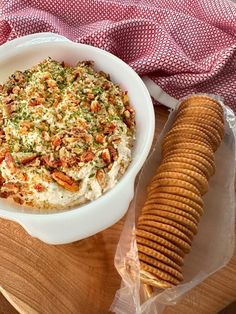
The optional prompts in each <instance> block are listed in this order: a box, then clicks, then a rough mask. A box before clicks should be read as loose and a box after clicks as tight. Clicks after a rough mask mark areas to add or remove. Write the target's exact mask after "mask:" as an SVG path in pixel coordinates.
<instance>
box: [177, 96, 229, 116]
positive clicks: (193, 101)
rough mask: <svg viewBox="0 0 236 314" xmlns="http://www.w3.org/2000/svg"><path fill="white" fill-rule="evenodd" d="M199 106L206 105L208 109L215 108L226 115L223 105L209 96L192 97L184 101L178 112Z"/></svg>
mask: <svg viewBox="0 0 236 314" xmlns="http://www.w3.org/2000/svg"><path fill="white" fill-rule="evenodd" d="M199 105H204V106H205V107H207V108H213V109H215V110H217V111H218V112H219V113H220V114H221V115H222V116H223V115H224V110H223V108H222V106H221V104H220V103H219V102H218V101H217V100H216V99H214V98H212V97H210V96H207V95H192V96H190V97H187V98H185V99H183V100H182V101H181V103H180V105H179V107H178V110H180V109H182V108H187V107H193V106H199Z"/></svg>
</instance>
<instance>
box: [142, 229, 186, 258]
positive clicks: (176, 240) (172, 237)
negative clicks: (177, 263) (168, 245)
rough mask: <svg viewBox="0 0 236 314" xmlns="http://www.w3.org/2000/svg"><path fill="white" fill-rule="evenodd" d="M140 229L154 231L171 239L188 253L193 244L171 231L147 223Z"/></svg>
mask: <svg viewBox="0 0 236 314" xmlns="http://www.w3.org/2000/svg"><path fill="white" fill-rule="evenodd" d="M139 229H141V230H144V231H148V232H151V233H154V234H156V235H158V236H160V237H162V238H164V239H166V240H169V241H170V242H172V243H173V244H175V245H177V246H178V247H179V248H180V249H181V250H183V251H184V253H188V252H189V251H190V249H191V245H190V244H189V243H188V242H185V241H184V240H182V239H180V238H179V237H178V236H176V235H174V234H172V233H170V232H166V231H163V230H160V229H157V228H155V227H150V226H146V225H142V226H140V227H139Z"/></svg>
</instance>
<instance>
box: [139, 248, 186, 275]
mask: <svg viewBox="0 0 236 314" xmlns="http://www.w3.org/2000/svg"><path fill="white" fill-rule="evenodd" d="M138 257H139V260H140V261H142V262H144V263H147V264H149V265H150V266H152V267H155V268H156V269H158V270H159V271H162V272H163V273H165V274H169V275H171V276H173V277H174V278H176V279H177V280H180V281H181V280H183V275H182V273H181V270H179V269H175V268H173V267H171V266H169V265H166V264H165V263H163V262H161V261H158V260H156V259H155V258H153V257H150V256H148V255H146V254H143V253H141V252H138Z"/></svg>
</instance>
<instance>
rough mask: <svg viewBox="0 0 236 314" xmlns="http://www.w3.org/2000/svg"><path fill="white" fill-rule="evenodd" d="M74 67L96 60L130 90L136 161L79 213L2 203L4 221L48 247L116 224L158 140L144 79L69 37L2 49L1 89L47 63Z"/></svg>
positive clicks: (46, 36) (47, 36)
mask: <svg viewBox="0 0 236 314" xmlns="http://www.w3.org/2000/svg"><path fill="white" fill-rule="evenodd" d="M49 56H50V57H52V58H54V59H56V60H58V61H65V62H68V63H69V64H71V65H73V64H75V63H76V62H77V61H78V60H93V61H95V67H96V69H98V70H103V71H104V72H106V73H109V74H110V76H111V79H112V81H113V82H115V83H118V84H119V85H120V86H121V88H122V89H124V90H128V92H129V97H130V100H131V104H132V105H133V107H134V108H135V111H136V123H137V134H136V143H135V147H134V149H133V161H132V163H131V165H130V166H129V168H128V170H127V172H126V173H125V175H124V176H123V177H122V179H121V180H120V181H119V182H118V184H117V185H116V186H115V187H114V188H113V189H112V190H110V191H109V192H107V193H105V194H104V195H103V196H101V197H100V198H98V199H97V200H95V201H92V202H90V203H87V204H85V205H83V206H79V207H77V208H75V209H72V210H68V211H64V212H59V213H47V214H37V213H29V212H22V208H20V207H19V206H18V205H17V204H12V203H10V202H8V201H7V200H4V199H0V217H3V218H7V219H10V220H14V221H16V222H18V223H19V224H21V225H22V226H23V227H24V228H25V229H26V231H27V232H28V233H29V234H30V235H32V236H33V237H37V238H39V239H40V240H42V241H44V242H46V243H49V244H63V243H69V242H73V241H76V240H80V239H83V238H85V237H88V236H91V235H93V234H95V233H97V232H99V231H102V230H104V229H105V228H108V227H109V226H111V225H112V224H114V223H115V222H117V221H118V220H119V219H120V218H121V217H122V216H123V215H124V214H125V213H126V211H127V209H128V206H129V203H130V201H131V200H132V198H133V195H134V180H135V177H136V175H137V173H138V172H139V170H140V169H141V167H142V165H143V163H144V161H145V159H146V158H147V155H148V153H149V150H150V147H151V144H152V140H153V135H154V126H155V119H154V110H153V105H152V101H151V98H150V96H149V93H148V91H147V89H146V87H145V85H144V83H143V82H142V80H141V79H140V77H139V76H138V75H137V74H136V73H135V72H134V71H133V70H132V69H131V68H130V67H129V66H128V65H127V64H126V63H124V62H123V61H122V60H120V59H119V58H117V57H115V56H113V55H112V54H110V53H108V52H106V51H103V50H101V49H98V48H95V47H92V46H88V45H82V44H78V43H74V42H71V41H70V40H68V39H66V38H65V37H62V36H59V35H55V34H51V33H41V34H34V35H29V36H25V37H21V38H18V39H15V40H13V41H11V42H9V43H6V44H4V45H2V46H1V47H0V83H3V82H4V81H5V80H6V79H7V78H8V77H9V75H11V74H12V73H13V72H15V71H16V70H25V69H27V68H30V67H31V66H33V65H35V64H37V63H38V62H39V61H41V60H43V59H44V58H47V57H49Z"/></svg>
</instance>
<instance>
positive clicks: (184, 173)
mask: <svg viewBox="0 0 236 314" xmlns="http://www.w3.org/2000/svg"><path fill="white" fill-rule="evenodd" d="M174 160H175V158H172V160H171V161H174ZM162 178H172V179H179V180H184V181H186V182H188V183H191V184H193V185H194V186H196V187H197V188H198V189H199V190H200V193H201V194H202V195H203V194H205V193H206V192H207V191H208V181H207V178H206V177H205V176H204V175H202V174H200V173H199V172H194V171H191V170H188V169H181V172H180V171H178V170H177V171H161V172H158V173H157V174H156V175H155V176H154V177H153V179H152V181H151V183H150V185H151V184H152V182H154V181H155V180H158V179H162Z"/></svg>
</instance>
